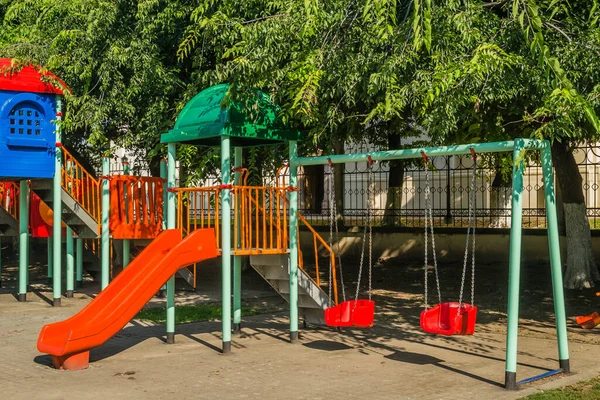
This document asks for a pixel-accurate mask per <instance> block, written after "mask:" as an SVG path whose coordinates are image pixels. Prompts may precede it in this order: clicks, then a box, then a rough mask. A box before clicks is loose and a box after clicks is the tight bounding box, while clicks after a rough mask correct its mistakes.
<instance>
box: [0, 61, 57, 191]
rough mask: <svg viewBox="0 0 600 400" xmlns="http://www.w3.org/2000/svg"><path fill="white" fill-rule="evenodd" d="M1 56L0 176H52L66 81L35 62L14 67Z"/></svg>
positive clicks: (11, 178)
mask: <svg viewBox="0 0 600 400" xmlns="http://www.w3.org/2000/svg"><path fill="white" fill-rule="evenodd" d="M13 68H14V67H13V65H12V60H11V59H8V58H2V59H0V158H2V159H4V160H8V159H10V160H11V161H10V162H5V163H2V167H0V179H4V180H19V179H36V178H52V177H53V176H54V158H55V156H54V154H55V151H54V150H55V148H56V140H55V132H54V130H55V125H54V122H53V121H54V120H55V119H56V117H57V114H58V113H60V110H59V109H58V106H59V102H60V100H59V99H60V98H61V96H62V95H63V91H64V90H67V88H66V85H65V84H64V83H63V82H62V81H61V80H60V79H58V78H57V77H56V76H55V75H54V74H52V73H50V72H46V71H43V70H42V69H41V68H36V67H34V66H31V65H29V66H21V67H18V68H16V69H14V70H13Z"/></svg>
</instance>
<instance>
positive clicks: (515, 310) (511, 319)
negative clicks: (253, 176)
mask: <svg viewBox="0 0 600 400" xmlns="http://www.w3.org/2000/svg"><path fill="white" fill-rule="evenodd" d="M293 145H294V147H295V142H294V143H293ZM472 150H474V151H475V152H477V153H478V154H481V153H503V152H510V151H512V152H513V157H514V160H515V163H514V167H513V187H512V216H511V238H510V256H509V273H508V275H509V278H508V281H509V284H508V287H509V295H508V328H507V336H506V375H505V387H506V388H507V389H518V387H519V385H518V382H517V380H516V374H517V339H518V328H519V326H518V325H519V291H520V280H519V276H520V272H521V239H522V222H523V220H522V212H523V171H524V169H525V163H524V151H525V150H539V151H541V153H542V172H543V178H544V195H545V205H546V216H547V220H548V229H547V231H548V245H549V251H550V266H551V275H552V286H553V295H554V313H555V316H556V331H557V338H558V359H559V367H560V371H561V372H564V373H568V372H570V363H569V347H568V341H567V319H566V313H565V301H564V292H563V288H562V270H561V260H560V247H559V235H558V221H557V216H556V195H555V190H554V171H553V167H552V153H551V147H550V142H548V141H547V140H536V139H515V140H514V141H504V142H491V143H472V144H462V145H453V146H439V147H421V148H415V149H402V150H388V151H375V152H368V153H358V154H336V155H328V156H319V157H297V155H296V153H295V152H291V151H290V160H289V163H290V174H292V172H291V171H292V170H294V171H296V169H297V168H298V167H301V166H308V165H327V164H329V162H330V161H331V162H333V163H335V164H340V163H347V162H368V161H369V156H370V158H371V159H372V160H373V161H388V160H401V159H411V158H421V153H422V152H424V153H425V154H427V156H429V157H433V156H451V155H468V154H471V151H472ZM329 160H330V161H329ZM295 176H296V175H295V173H294V174H293V177H294V179H295ZM290 202H293V203H294V204H293V205H292V206H291V207H290V213H291V212H292V211H293V212H296V209H297V198H294V199H293V200H292V199H290ZM294 223H295V222H294ZM294 223H293V222H292V220H291V217H290V231H291V232H293V231H295V229H296V226H292V225H294ZM294 245H296V243H290V247H292V246H294ZM291 250H292V251H294V250H293V249H291ZM294 254H296V253H294ZM290 313H291V314H292V315H294V316H296V315H297V313H295V314H293V312H292V311H290ZM521 382H522V381H521Z"/></svg>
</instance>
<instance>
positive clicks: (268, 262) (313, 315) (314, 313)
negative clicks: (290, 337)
mask: <svg viewBox="0 0 600 400" xmlns="http://www.w3.org/2000/svg"><path fill="white" fill-rule="evenodd" d="M250 265H251V266H252V267H253V268H254V269H255V270H256V271H257V272H258V273H259V274H260V275H261V276H262V277H263V278H264V279H265V280H266V281H267V282H268V283H269V285H270V286H271V287H272V288H273V289H275V291H276V292H277V293H279V295H280V296H281V297H283V298H284V299H285V300H286V301H287V302H289V293H290V283H289V280H290V278H289V257H288V256H287V255H286V254H269V255H266V254H261V255H252V256H250ZM328 306H329V296H328V295H327V294H326V293H325V292H323V290H321V289H320V288H319V287H318V286H317V285H316V283H315V282H314V281H313V280H312V279H311V278H310V277H309V276H308V275H307V274H306V272H305V271H303V270H302V269H298V307H299V309H300V310H301V311H300V313H301V315H303V317H304V319H305V321H306V322H307V323H313V324H323V323H324V321H323V310H324V309H325V308H327V307H328Z"/></svg>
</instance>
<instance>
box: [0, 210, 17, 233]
mask: <svg viewBox="0 0 600 400" xmlns="http://www.w3.org/2000/svg"><path fill="white" fill-rule="evenodd" d="M0 235H2V236H18V235H19V221H17V220H16V219H15V218H14V217H13V216H12V215H10V214H9V213H8V211H6V210H5V209H4V208H3V207H0Z"/></svg>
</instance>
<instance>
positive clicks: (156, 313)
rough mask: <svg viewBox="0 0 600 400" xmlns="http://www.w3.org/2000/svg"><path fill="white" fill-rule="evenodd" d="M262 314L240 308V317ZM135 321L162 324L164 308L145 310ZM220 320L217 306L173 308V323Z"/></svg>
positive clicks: (250, 309) (164, 315)
mask: <svg viewBox="0 0 600 400" xmlns="http://www.w3.org/2000/svg"><path fill="white" fill-rule="evenodd" d="M262 312H264V310H263V309H260V308H254V307H252V308H246V307H242V315H244V316H248V315H256V314H260V313H262ZM136 319H139V320H143V321H151V322H155V323H158V324H164V323H166V320H167V312H166V309H165V307H153V308H146V309H144V310H142V311H140V312H139V313H138V315H137V316H136ZM214 319H221V307H220V306H217V305H210V304H203V305H184V306H176V307H175V323H176V324H185V323H188V322H198V321H209V320H214Z"/></svg>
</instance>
